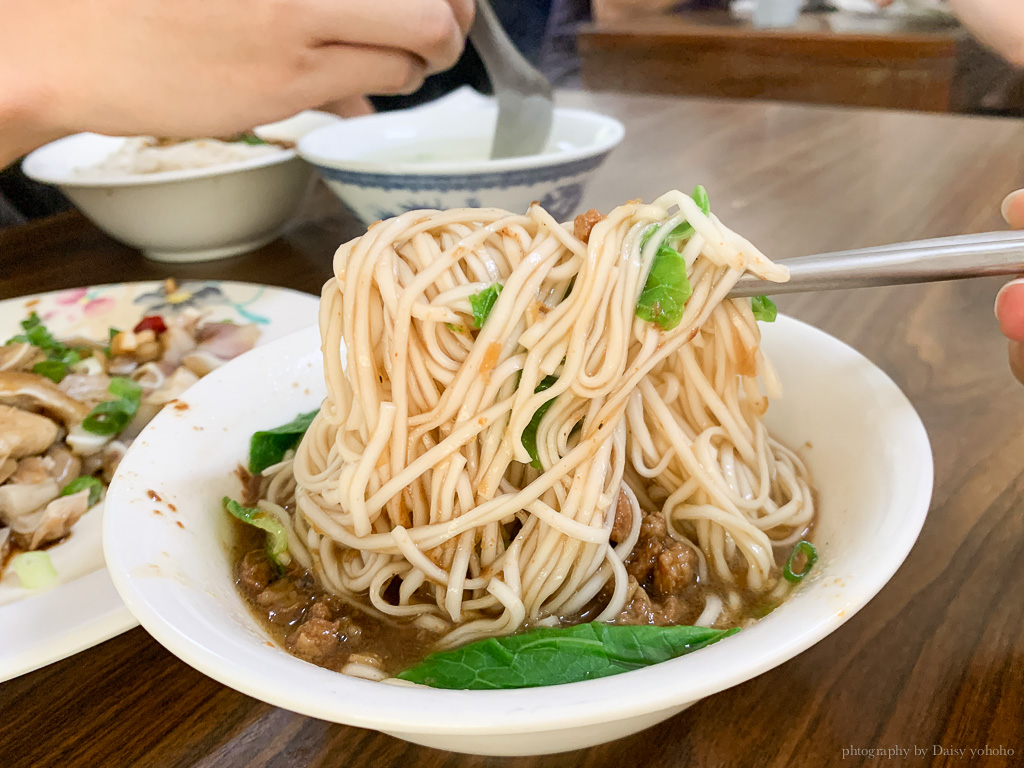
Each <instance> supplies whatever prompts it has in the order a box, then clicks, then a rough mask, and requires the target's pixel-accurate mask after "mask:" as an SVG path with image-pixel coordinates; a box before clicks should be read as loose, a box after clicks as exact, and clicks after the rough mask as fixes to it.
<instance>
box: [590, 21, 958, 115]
mask: <svg viewBox="0 0 1024 768" xmlns="http://www.w3.org/2000/svg"><path fill="white" fill-rule="evenodd" d="M828 18H832V17H831V16H829V17H821V16H810V15H805V16H802V17H801V19H800V23H799V24H798V26H796V27H794V28H791V29H758V28H755V27H753V26H752V25H751V24H750V23H749V22H737V21H734V20H731V19H730V18H729V16H728V14H723V13H718V12H691V13H682V14H677V15H671V16H663V17H651V18H639V19H630V20H625V21H619V22H614V23H610V22H606V23H603V24H592V25H588V26H586V27H584V28H582V29H581V30H580V32H579V35H578V40H579V51H580V59H581V64H582V75H583V82H584V83H585V85H586V86H587V87H588V88H590V89H594V90H616V91H624V92H629V93H661V94H672V95H676V96H712V97H726V98H744V99H773V100H780V101H798V102H805V103H812V104H832V105H840V104H842V105H848V106H861V107H889V108H897V109H911V110H925V111H933V112H945V111H948V110H949V106H950V93H951V86H952V83H953V75H954V72H955V69H956V52H957V40H956V37H955V35H954V34H953V33H952V32H950V31H949V30H945V29H939V30H934V31H925V32H921V31H917V30H915V29H913V28H907V27H906V25H905V24H900V23H899V22H896V21H889V22H888V24H887V25H886V26H883V27H881V28H875V29H872V30H870V31H868V32H856V31H848V32H837V31H834V30H833V29H832V28H831V27H830V26H829V24H828V21H827V19H828Z"/></svg>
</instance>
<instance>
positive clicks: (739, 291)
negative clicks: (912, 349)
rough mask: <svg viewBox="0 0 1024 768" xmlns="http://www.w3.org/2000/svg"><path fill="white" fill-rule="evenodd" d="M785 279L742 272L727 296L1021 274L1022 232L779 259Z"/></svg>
mask: <svg viewBox="0 0 1024 768" xmlns="http://www.w3.org/2000/svg"><path fill="white" fill-rule="evenodd" d="M779 263H780V264H785V265H786V266H787V267H788V268H789V282H786V283H771V282H767V281H765V280H762V279H761V278H759V277H756V276H754V275H744V276H743V277H741V278H740V279H739V281H738V282H737V283H736V285H735V286H734V287H733V289H732V291H730V292H729V295H730V296H731V297H733V298H739V297H742V296H757V295H759V294H763V293H767V294H772V295H776V294H782V293H803V292H808V291H833V290H837V289H840V288H872V287H875V286H881V285H905V284H908V283H932V282H941V281H943V280H960V279H962V278H967V277H987V276H990V275H1020V274H1024V232H985V233H983V234H979V235H958V236H956V237H940V238H936V239H932V240H915V241H913V242H909V243H897V244H895V245H883V246H878V247H875V248H858V249H856V250H852V251H836V252H834V253H821V254H817V255H815V256H801V257H799V258H796V259H786V260H784V261H780V262H779Z"/></svg>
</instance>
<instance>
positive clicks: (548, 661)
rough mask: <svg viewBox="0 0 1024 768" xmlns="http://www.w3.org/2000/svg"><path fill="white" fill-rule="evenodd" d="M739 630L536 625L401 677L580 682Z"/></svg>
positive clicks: (484, 683) (486, 685)
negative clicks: (533, 627) (518, 633)
mask: <svg viewBox="0 0 1024 768" xmlns="http://www.w3.org/2000/svg"><path fill="white" fill-rule="evenodd" d="M738 631H739V630H738V629H730V630H722V629H708V628H706V627H687V626H678V627H655V626H650V625H640V626H617V625H609V624H599V623H596V622H595V623H590V624H578V625H576V626H574V627H558V628H553V629H535V630H532V631H530V632H525V633H523V634H521V635H511V636H508V637H493V638H489V639H487V640H478V641H477V642H475V643H470V644H469V645H464V646H462V647H461V648H456V649H455V650H451V651H443V652H441V653H434V654H431V655H430V656H427V658H426V659H424V660H423V661H422V662H420V663H419V664H417V665H416V666H415V667H412V668H411V669H407V670H405V671H404V672H401V673H399V674H398V678H399V679H401V680H408V681H409V682H412V683H420V684H422V685H429V686H431V687H433V688H452V689H460V690H467V689H468V690H483V689H504V688H535V687H537V686H542V685H558V684H560V683H576V682H580V681H582V680H593V679H596V678H599V677H608V676H609V675H617V674H619V673H621V672H628V671H629V670H632V669H640V668H642V667H648V666H651V665H652V664H658V663H660V662H662V661H668V660H669V659H674V658H676V657H678V656H683V655H684V654H687V653H691V652H693V651H696V650H698V649H700V648H703V647H705V646H707V645H710V644H711V643H714V642H715V641H717V640H720V639H721V638H723V637H727V636H728V635H731V634H734V633H736V632H738Z"/></svg>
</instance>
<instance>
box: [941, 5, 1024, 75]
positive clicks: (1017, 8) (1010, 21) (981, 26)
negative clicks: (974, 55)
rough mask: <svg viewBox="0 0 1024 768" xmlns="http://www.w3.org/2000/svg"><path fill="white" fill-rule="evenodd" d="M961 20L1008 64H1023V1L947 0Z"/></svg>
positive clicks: (1023, 65) (1020, 65) (1022, 65)
mask: <svg viewBox="0 0 1024 768" xmlns="http://www.w3.org/2000/svg"><path fill="white" fill-rule="evenodd" d="M949 2H950V5H952V6H953V10H954V11H955V12H956V14H957V16H959V17H960V20H961V21H962V22H963V23H964V25H965V26H967V27H968V28H969V29H970V30H971V31H972V32H973V33H974V35H975V36H976V37H977V38H978V39H979V40H980V41H981V42H983V43H985V44H986V45H988V46H989V47H991V48H992V49H993V50H995V51H996V52H997V53H999V54H1000V55H1002V56H1003V57H1004V58H1005V59H1006V60H1007V61H1009V62H1010V63H1011V64H1014V65H1016V66H1018V67H1024V2H1021V1H1020V0H949Z"/></svg>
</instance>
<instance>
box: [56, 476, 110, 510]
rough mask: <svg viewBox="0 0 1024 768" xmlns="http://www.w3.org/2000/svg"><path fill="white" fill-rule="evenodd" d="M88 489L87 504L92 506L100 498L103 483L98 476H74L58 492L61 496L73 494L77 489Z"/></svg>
mask: <svg viewBox="0 0 1024 768" xmlns="http://www.w3.org/2000/svg"><path fill="white" fill-rule="evenodd" d="M87 488H88V489H89V506H90V507H92V506H94V505H95V504H96V502H98V501H99V500H100V494H102V493H103V483H101V482H100V481H99V479H98V478H95V477H90V476H88V475H82V476H81V477H76V478H75V479H74V480H72V481H71V482H70V483H68V484H67V485H66V486H64V490H63V491H61V492H60V495H61V496H73V495H74V494H76V493H78V492H79V491H84V490H86V489H87Z"/></svg>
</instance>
